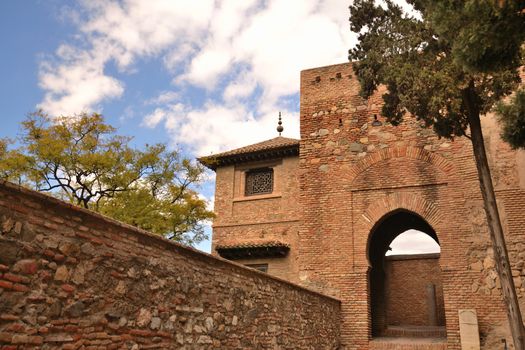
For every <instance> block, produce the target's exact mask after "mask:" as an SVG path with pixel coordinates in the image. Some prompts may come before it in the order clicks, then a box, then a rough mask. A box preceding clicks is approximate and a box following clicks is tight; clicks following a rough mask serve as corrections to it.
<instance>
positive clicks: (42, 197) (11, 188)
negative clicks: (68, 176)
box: [0, 180, 341, 304]
mask: <svg viewBox="0 0 525 350" xmlns="http://www.w3.org/2000/svg"><path fill="white" fill-rule="evenodd" d="M2 190H3V191H7V192H11V193H14V194H17V195H22V196H25V197H27V198H31V199H34V200H37V201H40V202H44V203H45V204H46V206H47V207H49V206H55V207H58V208H62V209H65V210H68V211H70V212H73V213H75V214H79V215H81V216H83V217H84V218H86V219H91V220H95V221H97V222H98V223H102V224H104V225H106V226H107V225H110V226H113V227H115V228H119V229H122V230H125V231H126V233H129V234H132V235H135V236H137V237H140V238H143V239H144V238H145V239H146V240H147V241H150V242H152V243H156V244H158V245H162V246H164V248H172V249H175V250H176V251H177V252H179V253H181V254H183V255H187V256H192V257H194V258H197V259H200V260H204V261H208V262H210V263H211V265H215V264H222V265H226V266H230V267H232V268H234V269H238V270H240V271H242V272H243V273H245V274H247V275H252V276H257V277H260V278H266V279H269V280H273V281H275V282H277V283H279V284H284V285H287V286H289V287H292V288H294V289H297V290H299V291H304V292H307V293H309V294H314V295H317V296H320V297H322V298H325V299H330V300H333V301H336V302H338V303H339V304H340V303H341V300H339V299H337V298H334V297H332V296H329V295H325V294H322V293H320V292H318V291H316V290H313V289H310V288H306V287H303V286H301V285H299V284H296V283H293V282H290V281H286V280H284V279H282V278H279V277H275V276H271V275H269V274H267V273H265V272H261V271H257V270H255V269H252V268H249V267H246V266H244V265H241V264H238V263H236V262H233V261H230V260H226V259H223V258H220V257H216V256H214V255H211V254H209V253H205V252H202V251H200V250H197V249H195V248H192V247H188V246H185V245H182V244H181V243H178V242H174V241H171V240H169V239H166V238H164V237H162V236H159V235H156V234H153V233H151V232H149V231H146V230H142V229H140V228H137V227H134V226H131V225H129V224H125V223H123V222H120V221H118V220H115V219H112V218H109V217H107V216H104V215H102V214H100V213H96V212H94V211H91V210H88V209H85V208H81V207H78V206H76V205H74V204H71V203H67V202H64V201H62V200H60V199H58V198H55V197H52V196H51V195H49V194H46V193H42V192H37V191H34V190H31V189H28V188H26V187H23V186H21V185H16V184H14V183H11V182H9V181H5V180H0V191H2ZM83 224H84V225H86V226H89V225H90V223H86V222H83ZM86 233H87V234H89V232H86Z"/></svg>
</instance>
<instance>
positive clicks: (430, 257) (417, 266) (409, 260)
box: [385, 254, 445, 326]
mask: <svg viewBox="0 0 525 350" xmlns="http://www.w3.org/2000/svg"><path fill="white" fill-rule="evenodd" d="M385 272H386V282H385V290H386V318H387V322H388V325H395V326H405V325H415V326H443V325H445V314H444V311H445V309H444V305H443V283H442V280H441V269H440V267H439V254H416V255H393V256H387V257H386V259H385ZM429 284H432V285H434V291H435V298H433V299H434V300H433V303H434V306H435V309H434V310H435V311H432V310H430V308H431V307H433V306H432V305H431V304H429V303H430V302H432V301H430V300H429V299H428V298H429V296H428V294H427V293H428V290H427V288H428V285H429ZM431 315H435V316H436V317H435V318H434V319H433V320H431V319H429V317H430V316H431Z"/></svg>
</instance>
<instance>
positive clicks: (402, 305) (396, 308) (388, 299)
mask: <svg viewBox="0 0 525 350" xmlns="http://www.w3.org/2000/svg"><path fill="white" fill-rule="evenodd" d="M408 230H416V231H418V232H419V233H420V234H426V235H428V236H430V237H431V238H432V239H433V240H435V242H436V243H438V244H439V240H438V237H437V234H436V232H435V231H434V229H433V228H432V227H431V226H430V225H429V224H428V223H427V222H426V221H425V220H424V219H423V218H422V217H420V216H419V215H417V214H415V213H414V212H411V211H408V210H405V209H398V210H394V211H392V212H390V213H388V214H386V215H385V216H383V217H382V218H381V219H380V220H379V221H378V222H377V223H376V224H375V225H374V227H373V229H372V231H371V232H370V236H369V242H368V260H369V263H370V270H369V273H368V279H369V286H370V309H371V310H370V311H371V321H372V336H373V337H381V336H390V337H392V336H410V335H412V336H436V337H439V336H445V328H444V325H445V309H444V302H443V284H442V278H441V268H440V266H439V253H437V254H436V253H434V254H410V255H390V256H386V254H387V253H388V252H389V250H391V247H390V246H391V244H392V242H393V241H394V240H395V239H396V238H397V237H399V236H400V235H402V234H403V233H404V232H406V231H408ZM407 243H408V244H410V242H407ZM412 250H413V252H416V251H417V247H415V246H414V247H413V248H412ZM413 252H411V253H413Z"/></svg>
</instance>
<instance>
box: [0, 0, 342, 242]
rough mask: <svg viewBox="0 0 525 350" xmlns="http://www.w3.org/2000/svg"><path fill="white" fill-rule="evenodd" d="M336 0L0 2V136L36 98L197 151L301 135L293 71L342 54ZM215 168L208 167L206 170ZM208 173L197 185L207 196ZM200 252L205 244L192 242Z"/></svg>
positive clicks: (138, 138) (54, 108) (139, 138)
mask: <svg viewBox="0 0 525 350" xmlns="http://www.w3.org/2000/svg"><path fill="white" fill-rule="evenodd" d="M347 6H348V5H347V4H346V3H344V2H341V1H339V0H278V1H277V0H276V1H271V0H269V1H258V0H222V1H220V0H217V1H213V0H197V1H189V0H148V1H144V0H121V1H111V0H79V1H71V0H68V1H66V0H25V1H20V0H3V1H1V2H0V44H1V56H0V57H1V63H2V64H0V76H1V77H2V79H1V80H0V96H1V98H0V101H1V105H0V107H1V111H2V117H1V120H2V127H1V128H0V137H15V136H16V135H17V133H18V132H19V123H20V122H21V121H22V120H23V119H24V118H25V116H26V115H27V114H28V113H29V112H31V111H34V110H36V109H38V108H42V109H44V110H45V111H46V112H48V113H49V114H51V115H71V114H75V113H80V112H84V111H85V112H94V111H96V112H100V113H102V114H103V115H104V116H105V117H106V119H107V121H108V122H109V123H110V124H112V125H114V126H115V127H117V128H118V130H119V133H121V134H125V135H129V136H133V137H134V143H135V144H136V145H137V146H141V145H143V144H145V143H153V142H165V143H167V144H169V145H170V147H172V148H177V149H180V150H182V151H183V152H184V153H185V154H186V155H188V156H190V157H195V156H199V155H206V154H210V153H215V152H220V151H224V150H227V149H232V148H235V147H239V146H243V145H246V144H250V143H255V142H259V141H261V140H264V139H268V138H271V137H274V136H276V132H275V126H276V119H277V114H278V111H282V112H283V116H284V125H285V132H284V133H283V136H288V137H298V134H299V121H298V112H299V99H298V91H299V72H300V70H301V69H305V68H311V67H316V66H321V65H328V64H334V63H340V62H344V61H345V60H346V54H347V50H348V48H349V46H350V43H351V42H352V36H351V34H350V32H349V30H348V22H347V18H348V12H347V11H348V9H347ZM211 175H213V174H211ZM213 183H214V179H213V176H211V177H210V181H208V182H207V183H205V184H204V185H203V186H202V188H201V189H200V190H201V192H202V194H203V195H204V196H205V197H206V198H208V199H209V200H210V205H213V203H212V200H213ZM200 248H201V249H203V250H209V242H207V243H205V244H202V245H201V246H200Z"/></svg>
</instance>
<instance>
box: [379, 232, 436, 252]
mask: <svg viewBox="0 0 525 350" xmlns="http://www.w3.org/2000/svg"><path fill="white" fill-rule="evenodd" d="M390 248H392V250H390V251H388V252H387V254H386V255H402V254H426V253H439V252H440V247H439V244H437V243H436V241H434V239H432V238H431V237H430V236H429V235H427V234H426V233H423V232H421V231H417V230H408V231H405V232H403V233H402V234H400V235H399V236H397V237H396V239H394V240H393V241H392V243H391V244H390Z"/></svg>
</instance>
